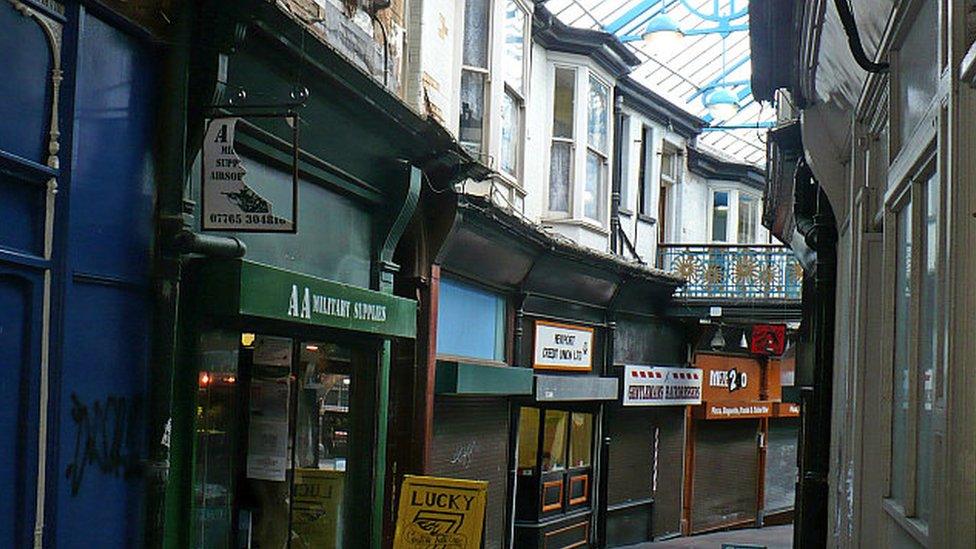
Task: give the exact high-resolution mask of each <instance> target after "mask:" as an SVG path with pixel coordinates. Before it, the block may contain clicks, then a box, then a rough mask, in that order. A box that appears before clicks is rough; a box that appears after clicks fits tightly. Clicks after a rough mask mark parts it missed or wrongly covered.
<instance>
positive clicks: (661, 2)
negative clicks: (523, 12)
mask: <svg viewBox="0 0 976 549" xmlns="http://www.w3.org/2000/svg"><path fill="white" fill-rule="evenodd" d="M545 6H546V8H548V9H549V11H551V12H552V13H553V14H555V15H556V16H557V17H558V18H559V19H560V20H561V21H563V22H564V23H566V24H568V25H570V26H574V27H581V28H588V29H599V30H604V31H607V32H611V33H613V34H615V35H616V36H617V37H618V38H620V39H621V40H622V41H623V42H624V43H626V44H627V45H628V46H629V47H630V48H631V49H632V50H633V51H634V53H636V54H637V56H638V57H639V58H640V59H641V61H642V63H641V65H640V66H639V67H637V68H636V69H635V70H634V72H633V73H632V74H631V76H632V77H633V78H634V79H635V80H637V81H638V82H640V83H642V84H644V85H645V86H647V87H648V88H651V89H652V90H654V91H655V92H657V93H659V94H661V95H663V96H664V97H666V98H667V99H669V100H670V101H672V102H673V103H675V104H676V105H678V106H679V107H681V108H683V109H685V110H686V111H688V112H690V113H692V114H694V115H696V116H699V117H701V118H703V119H705V120H706V121H707V122H708V123H709V125H710V126H711V127H710V128H708V129H706V130H705V131H704V132H703V133H702V135H701V136H700V137H699V138H698V143H699V144H704V146H703V147H702V148H704V149H708V150H710V152H713V153H717V154H719V155H720V156H724V157H727V158H728V159H730V160H735V161H738V162H747V163H751V164H756V165H760V166H762V165H763V164H764V163H765V159H766V145H765V134H766V128H767V127H768V126H769V125H770V123H771V122H772V121H773V120H774V119H775V113H774V112H773V110H772V108H770V107H768V106H767V107H765V108H764V107H763V106H762V105H761V104H760V103H758V102H756V101H754V100H753V98H752V90H751V87H750V85H749V77H750V74H751V71H752V67H751V63H750V51H749V32H748V24H749V14H748V11H749V3H748V0H548V1H547V2H546V3H545ZM662 10H663V11H664V12H665V13H667V15H669V16H670V17H671V18H672V19H673V20H674V21H675V22H677V23H678V26H679V27H680V28H681V30H682V31H683V32H684V33H685V36H684V37H682V38H679V39H677V40H675V41H674V44H672V45H670V46H669V47H667V48H664V49H661V48H658V50H660V51H656V50H655V48H654V47H652V46H651V45H650V44H648V43H646V42H645V41H644V40H642V39H641V35H642V34H643V33H644V30H645V29H646V28H647V25H648V22H649V21H651V19H653V18H654V17H655V16H657V15H658V14H659V13H661V12H662ZM719 86H722V87H726V88H727V89H729V90H731V91H732V93H733V94H734V95H735V96H736V98H737V99H738V102H739V105H740V109H739V110H738V112H737V113H736V114H734V115H732V116H731V117H729V118H727V119H724V120H719V119H714V118H713V117H712V116H711V115H709V111H708V109H707V108H706V107H705V104H704V102H703V99H704V97H706V96H707V95H708V94H709V93H710V92H712V91H713V90H715V89H716V88H717V87H719Z"/></svg>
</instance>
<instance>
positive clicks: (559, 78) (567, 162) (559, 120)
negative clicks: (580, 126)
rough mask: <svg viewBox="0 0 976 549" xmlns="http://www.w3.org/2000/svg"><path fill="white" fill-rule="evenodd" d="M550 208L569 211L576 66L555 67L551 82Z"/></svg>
mask: <svg viewBox="0 0 976 549" xmlns="http://www.w3.org/2000/svg"><path fill="white" fill-rule="evenodd" d="M553 89H554V92H553V101H552V104H553V108H552V110H553V113H552V147H551V151H550V166H549V210H550V211H552V212H559V213H565V214H568V213H569V211H570V201H571V190H572V186H573V139H574V138H575V133H574V126H575V123H574V119H575V117H576V106H575V105H576V69H572V68H564V67H556V71H555V83H554V86H553Z"/></svg>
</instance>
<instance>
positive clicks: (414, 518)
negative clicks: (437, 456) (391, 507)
mask: <svg viewBox="0 0 976 549" xmlns="http://www.w3.org/2000/svg"><path fill="white" fill-rule="evenodd" d="M487 501H488V483H487V482H483V481H475V480H459V479H452V478H436V477H419V476H412V475H407V476H406V477H404V479H403V487H402V489H401V490H400V506H399V508H398V510H397V523H396V536H395V537H394V539H393V549H435V548H441V547H450V548H451V549H479V548H480V547H481V535H482V530H483V526H484V522H485V505H486V504H487Z"/></svg>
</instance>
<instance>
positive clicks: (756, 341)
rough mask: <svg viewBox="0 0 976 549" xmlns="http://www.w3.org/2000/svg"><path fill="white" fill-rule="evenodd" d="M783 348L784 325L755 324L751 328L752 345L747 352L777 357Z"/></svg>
mask: <svg viewBox="0 0 976 549" xmlns="http://www.w3.org/2000/svg"><path fill="white" fill-rule="evenodd" d="M785 348H786V325H785V324H756V325H755V326H753V327H752V345H750V348H749V350H750V351H752V353H753V354H757V355H774V356H779V355H781V354H783V350H784V349H785Z"/></svg>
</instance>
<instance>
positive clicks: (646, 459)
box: [606, 409, 655, 547]
mask: <svg viewBox="0 0 976 549" xmlns="http://www.w3.org/2000/svg"><path fill="white" fill-rule="evenodd" d="M609 413H610V414H611V415H610V421H609V424H610V428H609V431H610V432H609V435H610V456H609V459H608V464H607V468H606V474H607V511H608V516H607V544H608V545H609V546H611V547H614V546H620V545H629V544H632V543H639V542H641V541H647V540H648V539H650V537H651V505H650V499H651V496H652V482H653V479H654V429H655V426H654V415H653V412H652V411H650V410H647V409H637V410H634V409H616V410H613V411H611V412H609Z"/></svg>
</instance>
